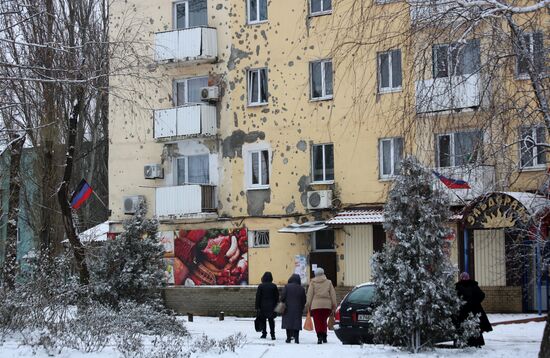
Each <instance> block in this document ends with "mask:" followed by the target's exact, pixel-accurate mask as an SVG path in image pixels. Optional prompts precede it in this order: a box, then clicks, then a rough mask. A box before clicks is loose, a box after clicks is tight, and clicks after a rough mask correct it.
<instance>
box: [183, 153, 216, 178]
mask: <svg viewBox="0 0 550 358" xmlns="http://www.w3.org/2000/svg"><path fill="white" fill-rule="evenodd" d="M177 181H178V185H183V184H209V183H210V176H209V156H208V154H201V155H190V156H185V157H180V158H178V160H177Z"/></svg>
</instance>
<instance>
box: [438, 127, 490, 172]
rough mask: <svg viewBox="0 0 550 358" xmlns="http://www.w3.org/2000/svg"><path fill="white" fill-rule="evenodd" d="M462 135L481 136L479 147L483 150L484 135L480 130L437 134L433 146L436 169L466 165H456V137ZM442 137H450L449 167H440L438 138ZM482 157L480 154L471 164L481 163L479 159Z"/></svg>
mask: <svg viewBox="0 0 550 358" xmlns="http://www.w3.org/2000/svg"><path fill="white" fill-rule="evenodd" d="M462 133H480V135H481V146H482V148H483V145H484V144H485V134H484V132H483V131H482V130H479V129H473V130H464V131H456V132H446V133H438V134H436V137H435V146H436V150H435V159H436V167H437V168H456V167H463V166H464V165H468V164H463V165H457V164H456V156H457V154H456V153H455V142H456V136H457V135H459V134H462ZM444 136H449V137H450V141H449V150H450V153H449V158H450V163H449V166H445V167H442V166H441V162H440V152H441V150H440V147H439V138H441V137H444ZM482 148H481V150H482ZM482 156H483V154H482V153H481V155H480V156H479V157H478V158H476V160H475V161H474V162H473V163H481V158H480V157H482Z"/></svg>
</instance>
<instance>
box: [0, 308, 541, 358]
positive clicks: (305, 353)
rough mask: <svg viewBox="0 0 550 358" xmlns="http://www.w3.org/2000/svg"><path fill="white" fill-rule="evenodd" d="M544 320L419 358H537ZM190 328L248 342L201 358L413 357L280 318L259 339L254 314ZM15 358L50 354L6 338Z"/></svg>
mask: <svg viewBox="0 0 550 358" xmlns="http://www.w3.org/2000/svg"><path fill="white" fill-rule="evenodd" d="M530 317H535V315H529V314H497V315H489V319H490V321H491V322H493V323H494V322H503V321H511V320H517V319H524V318H530ZM544 324H545V323H544V322H530V323H524V324H510V325H498V326H495V327H494V330H493V332H491V333H486V334H485V335H484V337H485V342H486V346H485V347H483V348H482V349H474V348H467V349H463V350H457V349H436V350H435V351H433V352H428V353H422V354H419V355H416V356H415V357H418V358H423V357H461V358H462V357H473V356H475V357H488V358H493V357H504V358H506V357H510V358H512V357H513V358H527V357H537V355H538V350H539V347H540V341H541V338H542V332H543V329H544ZM186 325H187V328H188V329H189V331H190V332H191V334H192V335H194V336H200V335H202V334H206V335H208V336H209V337H210V338H215V339H222V338H225V337H227V336H229V335H231V334H234V333H238V332H241V333H243V334H245V335H246V336H247V343H246V345H245V346H244V347H242V348H239V349H238V350H237V351H236V352H235V353H230V352H226V353H223V354H221V355H219V354H217V353H204V354H201V355H199V356H198V357H205V358H211V357H239V358H270V357H273V358H275V357H276V358H281V357H282V358H292V357H299V358H308V357H314V358H323V357H327V358H328V357H330V358H352V357H365V356H368V357H411V356H410V354H409V353H406V352H401V351H399V350H397V349H395V348H392V347H385V346H380V345H364V346H343V345H342V344H340V342H339V341H338V339H337V338H336V336H335V335H334V333H333V332H329V335H328V341H329V342H328V344H323V345H317V344H316V341H317V338H316V336H315V333H314V332H307V331H302V332H301V334H300V341H301V342H300V344H299V345H297V344H294V343H292V344H286V343H285V341H284V339H285V333H284V331H283V330H282V329H281V328H280V326H281V321H280V318H278V319H276V325H277V332H276V334H277V339H276V340H275V341H272V340H265V339H260V338H259V336H260V335H259V334H258V333H256V332H255V331H254V323H253V320H252V319H250V318H235V317H226V319H225V320H224V321H218V320H217V318H211V317H195V319H194V322H188V323H187V324H186ZM119 356H120V355H119V354H118V353H117V352H116V351H115V350H114V348H113V347H109V346H108V347H106V348H105V349H104V350H103V351H102V352H101V353H90V354H84V353H80V352H75V351H70V350H63V352H62V353H61V354H60V355H59V357H67V358H68V357H70V358H81V357H86V358H105V357H119ZM11 357H36V358H45V357H47V354H46V353H45V352H43V351H41V350H38V351H36V354H33V350H32V349H31V348H29V347H23V346H22V347H18V345H17V343H16V342H14V341H9V340H8V341H6V342H4V344H3V345H2V346H0V358H11Z"/></svg>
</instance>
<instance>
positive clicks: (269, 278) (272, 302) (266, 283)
mask: <svg viewBox="0 0 550 358" xmlns="http://www.w3.org/2000/svg"><path fill="white" fill-rule="evenodd" d="M278 302H279V289H278V288H277V286H276V285H275V284H274V283H273V275H271V272H266V273H264V275H263V276H262V283H261V284H260V285H259V286H258V290H257V291H256V312H257V313H258V316H259V317H260V319H261V320H262V336H261V337H260V338H265V337H267V331H266V328H267V327H266V324H265V320H266V319H267V320H268V321H269V332H270V333H271V339H272V340H275V316H276V314H275V311H274V309H275V306H277V303H278Z"/></svg>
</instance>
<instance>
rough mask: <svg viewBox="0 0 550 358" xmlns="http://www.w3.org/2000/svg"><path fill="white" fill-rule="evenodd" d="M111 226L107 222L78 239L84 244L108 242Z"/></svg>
mask: <svg viewBox="0 0 550 358" xmlns="http://www.w3.org/2000/svg"><path fill="white" fill-rule="evenodd" d="M110 224H111V222H110V221H105V222H103V223H101V224H99V225H96V226H94V227H92V228H89V229H88V230H86V231H83V232H81V233H80V234H78V238H79V239H80V241H82V242H92V241H107V233H109V228H110Z"/></svg>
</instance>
